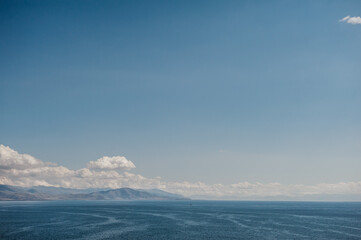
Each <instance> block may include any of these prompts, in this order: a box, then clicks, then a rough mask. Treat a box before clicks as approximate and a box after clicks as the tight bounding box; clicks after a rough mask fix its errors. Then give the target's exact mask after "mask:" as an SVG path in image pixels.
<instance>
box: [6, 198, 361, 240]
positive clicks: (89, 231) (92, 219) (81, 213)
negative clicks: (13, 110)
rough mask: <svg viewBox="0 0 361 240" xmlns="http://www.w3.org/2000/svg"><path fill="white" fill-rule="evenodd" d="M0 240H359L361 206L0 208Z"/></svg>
mask: <svg viewBox="0 0 361 240" xmlns="http://www.w3.org/2000/svg"><path fill="white" fill-rule="evenodd" d="M0 239H39V240H42V239H90V240H91V239H361V203H335V202H240V201H238V202H236V201H169V202H168V201H49V202H0Z"/></svg>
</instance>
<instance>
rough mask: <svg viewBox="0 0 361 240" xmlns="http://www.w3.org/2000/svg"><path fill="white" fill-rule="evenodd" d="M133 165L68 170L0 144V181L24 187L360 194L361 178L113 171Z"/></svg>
mask: <svg viewBox="0 0 361 240" xmlns="http://www.w3.org/2000/svg"><path fill="white" fill-rule="evenodd" d="M134 167H135V166H134V164H133V163H132V162H131V161H129V160H127V159H126V158H125V157H103V158H100V159H98V160H96V161H91V162H90V163H89V164H88V168H82V169H78V170H71V169H68V168H66V167H64V166H58V165H56V164H51V163H46V162H43V161H41V160H38V159H36V158H34V157H32V156H30V155H27V154H19V153H17V152H16V151H14V150H12V149H11V148H10V147H5V146H3V145H0V184H8V185H17V186H27V187H29V186H36V185H43V186H55V187H68V188H121V187H131V188H142V189H150V188H158V189H161V190H165V191H169V192H172V193H178V194H182V195H184V196H208V198H222V197H224V198H228V199H247V198H250V197H251V198H252V197H253V198H257V197H258V198H262V197H273V196H289V197H302V196H312V195H317V194H335V195H337V194H338V195H342V194H346V195H352V194H361V182H341V183H335V184H326V183H322V184H315V185H302V184H298V185H297V184H281V183H249V182H239V183H235V184H227V185H225V184H206V183H203V182H167V181H164V180H162V179H161V178H159V177H157V178H146V177H144V176H141V175H139V174H134V173H130V172H118V171H116V170H119V169H130V168H134ZM93 168H96V170H93Z"/></svg>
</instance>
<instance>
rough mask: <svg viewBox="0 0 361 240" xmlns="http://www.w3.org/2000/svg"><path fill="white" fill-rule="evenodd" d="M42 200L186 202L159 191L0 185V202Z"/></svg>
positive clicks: (171, 194) (178, 196)
mask: <svg viewBox="0 0 361 240" xmlns="http://www.w3.org/2000/svg"><path fill="white" fill-rule="evenodd" d="M42 200H187V198H185V197H183V196H182V195H178V194H173V193H168V192H165V191H162V190H159V189H150V190H147V189H132V188H118V189H72V188H57V187H45V186H35V187H30V188H25V187H18V186H10V185H0V201H42Z"/></svg>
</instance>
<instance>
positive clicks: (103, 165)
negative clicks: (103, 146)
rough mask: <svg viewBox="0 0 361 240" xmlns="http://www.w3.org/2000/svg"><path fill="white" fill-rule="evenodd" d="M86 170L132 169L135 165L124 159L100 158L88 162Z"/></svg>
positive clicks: (119, 157)
mask: <svg viewBox="0 0 361 240" xmlns="http://www.w3.org/2000/svg"><path fill="white" fill-rule="evenodd" d="M88 168H93V169H132V168H135V165H134V164H133V163H132V162H131V161H129V160H128V159H126V158H125V157H121V156H115V157H107V156H105V157H102V158H99V159H98V160H96V161H90V162H89V163H88Z"/></svg>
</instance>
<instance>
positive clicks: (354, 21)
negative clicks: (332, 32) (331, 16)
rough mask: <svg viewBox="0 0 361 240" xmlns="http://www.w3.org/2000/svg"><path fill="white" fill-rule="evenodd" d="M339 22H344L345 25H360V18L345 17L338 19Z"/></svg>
mask: <svg viewBox="0 0 361 240" xmlns="http://www.w3.org/2000/svg"><path fill="white" fill-rule="evenodd" d="M339 22H346V23H350V24H361V17H359V16H357V17H350V16H346V17H344V18H342V19H340V20H339Z"/></svg>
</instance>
